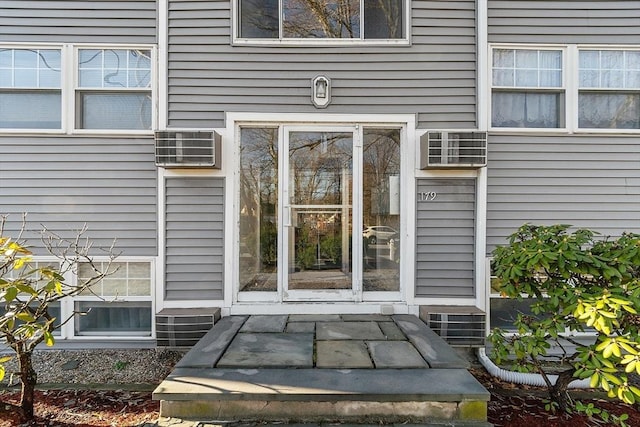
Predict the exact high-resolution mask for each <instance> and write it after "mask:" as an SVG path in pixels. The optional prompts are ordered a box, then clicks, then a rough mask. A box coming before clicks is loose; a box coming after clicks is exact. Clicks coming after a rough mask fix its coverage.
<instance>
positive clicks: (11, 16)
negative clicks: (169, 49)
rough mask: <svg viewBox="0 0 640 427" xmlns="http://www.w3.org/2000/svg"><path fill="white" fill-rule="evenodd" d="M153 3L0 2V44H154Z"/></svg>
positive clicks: (116, 0)
mask: <svg viewBox="0 0 640 427" xmlns="http://www.w3.org/2000/svg"><path fill="white" fill-rule="evenodd" d="M156 3H157V1H156V0H138V1H127V0H111V1H71V0H65V1H61V0H20V1H16V0H2V1H0V43H1V42H25V43H29V42H32V43H42V42H56V43H110V44H111V43H113V44H115V43H150V44H151V43H156V42H157V39H156V22H157V12H156Z"/></svg>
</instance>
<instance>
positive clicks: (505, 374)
mask: <svg viewBox="0 0 640 427" xmlns="http://www.w3.org/2000/svg"><path fill="white" fill-rule="evenodd" d="M478 360H479V361H480V363H481V364H482V366H484V368H485V369H486V370H487V372H489V373H490V374H491V375H493V376H494V377H497V378H500V379H501V380H504V381H507V382H510V383H514V384H524V385H532V386H538V387H546V386H547V383H545V382H544V379H543V378H542V375H540V374H532V373H524V372H515V371H508V370H506V369H502V368H500V367H499V366H497V365H496V364H495V363H493V361H492V360H491V359H489V357H488V356H487V353H486V351H485V349H484V348H482V347H481V348H479V349H478ZM557 379H558V376H557V375H549V380H550V381H551V384H555V383H556V381H557ZM589 382H590V380H589V378H585V379H582V380H575V381H572V382H571V383H569V388H590V387H589Z"/></svg>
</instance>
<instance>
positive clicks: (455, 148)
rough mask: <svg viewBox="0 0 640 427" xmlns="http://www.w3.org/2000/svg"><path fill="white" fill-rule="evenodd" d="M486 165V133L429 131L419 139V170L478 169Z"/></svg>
mask: <svg viewBox="0 0 640 427" xmlns="http://www.w3.org/2000/svg"><path fill="white" fill-rule="evenodd" d="M486 164H487V133H486V132H457V131H456V132H452V131H431V132H427V133H426V134H424V135H423V136H422V137H421V138H420V168H421V169H429V168H480V167H483V166H486Z"/></svg>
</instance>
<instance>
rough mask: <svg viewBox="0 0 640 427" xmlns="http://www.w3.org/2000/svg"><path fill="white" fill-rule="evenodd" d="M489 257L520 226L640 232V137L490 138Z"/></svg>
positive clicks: (615, 232) (509, 136)
mask: <svg viewBox="0 0 640 427" xmlns="http://www.w3.org/2000/svg"><path fill="white" fill-rule="evenodd" d="M488 145H489V163H488V206H487V243H488V248H487V250H488V252H491V250H493V248H494V247H495V246H496V245H499V244H504V243H506V240H505V239H506V237H507V236H508V235H510V234H511V233H513V232H514V231H515V230H516V229H517V228H518V227H519V226H521V225H522V224H523V223H526V222H529V223H535V224H558V223H564V224H572V225H574V226H576V227H587V228H592V229H595V230H597V231H599V232H601V233H603V234H604V235H619V234H620V233H622V232H623V231H633V232H640V138H638V137H615V136H524V135H520V136H512V135H490V137H489V144H488Z"/></svg>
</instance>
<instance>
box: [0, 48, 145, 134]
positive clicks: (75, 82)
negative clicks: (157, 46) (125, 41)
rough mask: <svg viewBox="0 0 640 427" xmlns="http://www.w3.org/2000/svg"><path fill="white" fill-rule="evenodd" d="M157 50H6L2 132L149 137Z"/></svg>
mask: <svg viewBox="0 0 640 427" xmlns="http://www.w3.org/2000/svg"><path fill="white" fill-rule="evenodd" d="M154 61H155V59H154V50H153V49H152V47H151V46H146V47H142V46H136V47H128V46H108V47H104V46H100V47H93V46H75V45H71V44H52V45H47V46H28V47H26V46H23V45H20V46H18V45H15V46H12V45H9V44H7V45H1V46H0V131H4V132H38V133H46V132H55V133H74V132H77V133H81V132H85V133H86V132H89V131H90V132H110V133H147V132H149V131H151V129H152V128H153V123H154V112H155V108H154V105H155V104H154V102H153V89H152V88H153V85H154V84H155V83H154V71H155V69H154V68H155V67H154Z"/></svg>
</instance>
